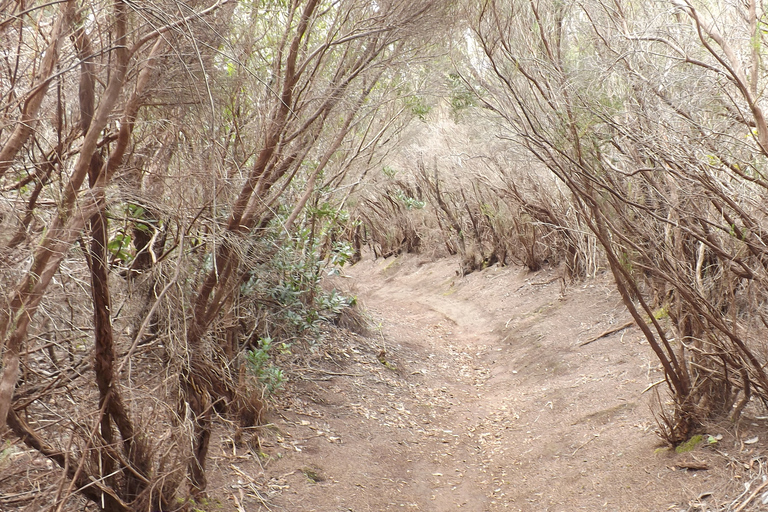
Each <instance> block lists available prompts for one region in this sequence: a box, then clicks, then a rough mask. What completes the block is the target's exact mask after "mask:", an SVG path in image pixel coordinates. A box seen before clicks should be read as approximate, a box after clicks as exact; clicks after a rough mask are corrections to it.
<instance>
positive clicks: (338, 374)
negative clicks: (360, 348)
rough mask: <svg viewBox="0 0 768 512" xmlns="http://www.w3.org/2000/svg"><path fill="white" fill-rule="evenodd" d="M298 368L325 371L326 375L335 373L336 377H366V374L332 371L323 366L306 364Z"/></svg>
mask: <svg viewBox="0 0 768 512" xmlns="http://www.w3.org/2000/svg"><path fill="white" fill-rule="evenodd" d="M297 369H298V370H308V371H311V372H317V373H324V374H326V375H333V376H335V377H364V375H362V374H360V373H341V372H331V371H328V370H323V369H321V368H313V367H311V366H305V367H303V368H302V367H299V368H297Z"/></svg>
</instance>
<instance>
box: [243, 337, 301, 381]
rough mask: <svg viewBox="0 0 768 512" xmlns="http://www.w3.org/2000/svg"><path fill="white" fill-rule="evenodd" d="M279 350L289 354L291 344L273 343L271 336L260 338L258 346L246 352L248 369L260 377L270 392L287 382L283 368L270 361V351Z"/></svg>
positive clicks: (259, 379) (257, 377)
mask: <svg viewBox="0 0 768 512" xmlns="http://www.w3.org/2000/svg"><path fill="white" fill-rule="evenodd" d="M273 350H277V351H278V352H279V353H281V354H289V353H290V352H291V345H290V344H289V343H278V344H277V346H275V345H274V344H273V341H272V338H270V337H269V336H267V337H264V338H260V339H259V343H258V346H257V347H256V348H255V349H253V350H249V351H248V352H247V353H246V356H245V357H246V362H247V364H248V370H249V371H250V372H251V373H252V374H253V375H254V376H255V377H256V379H258V381H259V382H260V383H261V384H262V385H263V386H264V389H266V390H267V391H268V392H269V393H270V394H272V393H275V392H277V391H278V390H280V388H282V386H283V384H284V383H285V380H286V379H285V375H283V370H281V369H280V368H279V367H277V366H275V365H274V364H273V363H272V362H271V361H270V352H272V351H273Z"/></svg>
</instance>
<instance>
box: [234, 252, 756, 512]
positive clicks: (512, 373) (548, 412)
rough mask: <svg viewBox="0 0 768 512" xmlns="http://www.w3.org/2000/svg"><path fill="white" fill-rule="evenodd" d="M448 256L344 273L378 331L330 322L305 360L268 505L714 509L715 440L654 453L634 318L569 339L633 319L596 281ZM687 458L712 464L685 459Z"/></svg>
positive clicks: (283, 427) (646, 358) (270, 463)
mask: <svg viewBox="0 0 768 512" xmlns="http://www.w3.org/2000/svg"><path fill="white" fill-rule="evenodd" d="M456 269H458V265H457V263H456V262H455V261H453V260H441V261H437V262H422V261H420V260H419V259H418V258H417V257H410V256H409V257H404V258H401V259H388V260H378V261H364V262H361V263H359V264H358V265H355V266H354V267H352V268H351V269H349V270H348V272H347V275H348V277H346V278H345V279H343V282H344V283H345V284H346V286H347V287H348V288H349V287H350V286H351V288H352V289H353V291H354V292H355V293H356V294H357V295H358V297H359V298H360V299H361V300H362V302H363V303H364V305H365V307H366V309H367V310H368V311H369V313H370V315H371V316H372V318H373V319H374V320H375V321H376V322H378V323H379V328H378V332H375V333H374V334H372V335H371V336H369V337H367V338H365V337H358V336H355V337H352V338H351V339H344V340H340V339H336V338H334V337H333V336H332V335H329V339H328V340H327V345H324V346H327V347H328V348H326V349H323V350H322V351H318V352H317V353H316V354H314V355H313V356H311V357H308V358H307V359H306V360H305V361H303V362H302V363H301V365H300V366H299V369H298V370H297V371H298V374H297V376H296V377H294V378H293V382H292V383H291V389H290V393H289V394H288V395H290V396H291V397H293V398H291V403H289V404H286V405H285V407H286V410H284V411H283V412H282V413H280V415H279V416H276V417H275V418H274V422H273V426H272V427H271V429H263V430H262V446H261V450H262V451H263V452H264V453H265V454H267V456H268V458H267V460H266V463H265V467H264V475H265V477H264V478H265V480H264V481H261V482H259V483H260V484H261V485H262V488H266V489H268V492H266V493H263V495H262V498H263V505H262V508H261V510H267V509H269V510H290V511H323V512H325V511H335V510H350V511H355V512H358V511H360V512H362V511H384V510H422V511H445V510H468V511H494V510H525V511H529V510H530V511H569V510H617V511H618V510H620V511H661V510H710V508H708V507H713V508H712V510H715V509H716V508H714V507H718V506H721V505H722V501H723V500H732V499H734V498H735V496H730V497H729V496H728V495H727V493H726V491H725V490H724V489H725V488H726V487H727V482H730V481H731V477H732V475H731V474H730V473H728V472H727V471H726V470H725V469H723V466H724V464H725V462H727V461H726V459H725V458H724V455H722V454H717V452H716V451H715V450H714V449H710V448H697V449H696V450H695V451H693V452H691V453H688V454H685V455H675V454H671V453H669V452H662V453H657V448H658V447H659V438H658V437H657V436H656V435H655V433H654V430H655V428H656V425H655V423H653V420H652V416H651V413H650V410H649V408H648V405H647V404H648V400H649V398H650V395H651V393H650V392H648V393H645V394H644V393H643V390H644V389H646V388H647V387H648V386H649V385H651V384H653V383H654V382H657V381H659V380H661V379H662V374H661V373H660V371H659V370H660V368H659V367H658V365H657V364H656V362H655V360H654V358H653V357H652V353H651V351H650V349H649V347H648V345H647V344H646V343H645V342H644V341H643V339H642V336H641V334H640V333H639V331H638V330H636V329H635V328H627V329H625V330H623V331H620V332H617V333H615V334H612V335H610V336H607V337H604V338H601V339H599V340H597V341H594V342H592V343H589V344H587V345H585V346H579V345H580V344H581V343H583V342H585V341H588V340H589V339H591V338H593V337H595V336H597V335H599V334H600V333H602V332H605V331H606V330H609V329H611V328H612V327H616V326H620V325H622V324H624V323H625V322H626V321H627V320H628V317H627V314H626V313H625V311H624V308H623V307H622V306H621V304H620V301H619V299H618V297H617V295H616V294H615V293H613V292H612V291H611V287H610V283H609V281H608V280H607V279H605V278H604V279H598V280H595V281H591V282H589V283H587V284H581V285H578V286H577V285H573V286H572V287H570V288H569V289H567V290H566V292H565V295H564V296H561V281H560V280H559V279H558V278H557V276H558V274H557V273H556V272H555V271H544V272H539V273H536V274H531V273H527V272H525V271H523V270H521V269H519V268H512V267H507V268H495V267H494V268H491V269H487V270H485V271H483V272H479V273H475V274H472V275H469V276H467V277H458V276H457V275H456V272H455V271H456ZM382 350H383V351H384V352H383V353H382V352H381V351H382ZM723 442H724V441H722V442H721V444H720V445H718V446H720V447H721V448H723V449H724V446H725V445H724V444H722V443H723ZM741 448H742V449H744V445H743V444H742V445H741ZM750 453H751V452H742V455H741V459H746V460H748V459H749V454H750ZM225 459H226V457H222V458H221V459H220V462H223V461H224V460H225ZM732 459H733V458H732ZM741 459H740V460H741ZM226 460H229V459H226ZM733 460H734V461H735V460H736V459H733ZM734 464H735V462H734ZM697 465H699V466H701V467H704V466H707V467H709V468H711V469H709V470H704V471H692V470H685V469H681V468H680V466H689V467H692V466H697ZM742 469H744V468H742ZM726 473H727V474H726ZM737 478H738V477H737ZM745 481H746V476H745ZM245 484H248V482H247V481H239V482H238V483H237V484H233V487H237V486H238V485H242V486H244V485H245ZM742 490H743V487H742ZM708 493H713V494H708ZM241 496H242V492H241ZM699 500H701V501H699ZM717 500H721V501H720V502H718V501H717ZM246 502H247V497H246V498H244V499H243V502H242V503H246ZM253 504H254V505H256V504H257V503H256V502H254V503H253ZM695 507H699V508H695ZM248 509H249V510H250V508H248Z"/></svg>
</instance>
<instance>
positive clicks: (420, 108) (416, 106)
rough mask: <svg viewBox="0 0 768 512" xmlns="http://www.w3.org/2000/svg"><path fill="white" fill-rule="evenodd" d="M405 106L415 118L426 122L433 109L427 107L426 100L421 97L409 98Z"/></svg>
mask: <svg viewBox="0 0 768 512" xmlns="http://www.w3.org/2000/svg"><path fill="white" fill-rule="evenodd" d="M405 106H406V107H408V109H409V110H410V111H411V113H412V114H413V115H414V116H416V117H418V118H419V119H420V120H421V121H425V122H426V120H427V115H429V113H430V112H431V111H432V107H431V106H430V105H427V103H426V101H424V98H421V97H419V96H408V97H407V98H406V99H405Z"/></svg>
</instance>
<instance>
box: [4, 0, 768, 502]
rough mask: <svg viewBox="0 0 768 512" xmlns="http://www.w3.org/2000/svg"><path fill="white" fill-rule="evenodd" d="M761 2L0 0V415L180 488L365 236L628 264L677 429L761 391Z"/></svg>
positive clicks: (627, 287)
mask: <svg viewBox="0 0 768 512" xmlns="http://www.w3.org/2000/svg"><path fill="white" fill-rule="evenodd" d="M448 11H450V12H448ZM446 14H449V15H446ZM765 16H766V13H765V12H764V11H763V7H762V6H761V5H759V4H758V3H757V2H756V0H744V1H726V0H722V1H717V2H715V1H706V0H701V1H693V0H675V1H672V2H667V1H661V0H658V1H653V2H647V1H635V0H601V1H595V2H578V1H569V0H565V1H563V0H558V1H555V0H552V1H549V0H539V1H523V0H520V1H518V0H514V1H496V0H484V1H482V2H479V3H478V2H464V3H462V2H438V1H434V2H433V1H429V2H402V1H397V0H376V1H366V0H342V1H328V0H270V1H264V2H250V1H241V2H235V1H228V0H220V1H218V2H198V1H190V2H186V3H177V2H166V3H163V1H162V0H161V1H157V2H153V3H151V4H143V5H138V4H135V3H129V2H124V1H122V0H113V1H107V0H104V1H101V0H94V1H82V2H80V1H75V0H65V1H62V2H58V3H46V2H20V1H12V0H6V1H0V39H1V40H2V44H0V53H1V54H2V59H0V60H1V61H2V64H1V66H2V72H0V283H2V285H1V286H2V290H3V292H4V301H3V303H2V307H1V308H0V347H2V374H1V376H0V432H3V434H5V433H6V432H9V431H10V432H12V433H13V434H14V435H15V436H17V437H18V438H20V439H21V440H23V441H24V442H25V443H26V444H27V445H28V446H29V447H31V448H33V449H35V450H38V451H39V452H41V453H42V454H44V455H46V456H47V457H49V458H50V459H52V460H53V461H54V462H55V463H56V464H58V465H59V466H60V467H61V468H62V471H63V472H64V474H65V475H66V482H67V484H66V486H63V487H61V486H60V487H58V488H57V489H55V490H51V491H50V492H49V494H48V496H49V497H50V496H53V499H54V501H55V503H56V506H59V505H61V506H63V505H62V504H64V503H66V502H67V500H68V499H71V498H70V497H71V496H72V495H73V493H74V492H75V491H77V490H80V494H81V496H84V497H85V498H87V499H89V500H91V501H92V502H94V503H96V504H98V506H100V507H102V508H103V509H105V510H150V509H152V510H156V509H162V510H170V509H173V508H175V507H176V508H178V507H183V506H185V505H184V504H185V503H186V501H185V500H186V499H187V497H188V496H197V495H201V494H202V493H204V490H205V488H206V472H205V467H206V456H207V451H208V445H209V442H210V437H211V433H212V429H213V426H214V425H213V423H214V419H215V418H216V417H218V418H220V419H221V420H222V421H233V422H236V423H238V425H239V427H238V428H239V429H243V428H245V429H247V428H248V427H249V426H251V425H253V424H254V423H257V422H258V421H259V416H260V414H261V411H262V408H263V399H264V396H265V395H266V394H268V393H269V392H270V391H272V390H274V389H275V388H277V387H279V386H280V384H281V382H282V380H283V378H284V376H283V375H282V372H281V370H280V368H278V367H277V366H275V365H274V364H272V361H273V359H274V357H275V356H276V355H279V354H280V353H287V352H288V351H289V350H290V348H291V344H293V343H295V342H298V341H299V340H315V341H316V339H317V333H318V327H319V325H320V324H321V323H322V322H323V321H326V320H329V319H332V318H333V317H334V316H335V315H336V314H338V313H339V312H340V311H341V310H342V309H344V308H345V307H346V306H348V305H349V304H350V299H349V298H346V297H344V296H342V295H340V294H338V293H336V292H328V291H325V290H324V289H323V288H322V287H321V286H320V282H321V277H322V273H323V272H324V271H326V270H329V269H330V270H332V269H333V268H337V267H338V266H340V265H343V264H345V263H347V262H353V261H356V259H357V258H359V257H360V251H361V250H362V247H363V245H365V244H368V245H369V246H370V247H371V248H372V251H373V253H374V255H375V256H389V255H392V254H397V253H399V252H402V251H414V252H416V251H421V252H431V253H433V254H434V255H436V256H437V255H440V254H445V253H449V254H459V255H460V256H461V271H462V272H464V273H467V272H472V271H474V270H478V269H481V268H484V267H485V266H488V265H492V264H496V263H498V264H510V263H516V264H521V265H525V266H527V267H528V268H530V269H532V270H536V269H538V268H540V267H542V266H544V265H558V264H561V265H562V269H563V282H564V283H565V282H567V281H568V280H570V279H575V278H584V277H587V276H589V275H592V274H594V273H596V272H599V271H600V270H601V269H608V270H610V272H612V274H613V276H614V278H615V282H616V285H617V288H618V290H619V292H620V294H621V296H622V298H623V300H624V304H625V305H626V307H627V308H628V310H629V312H630V313H631V314H632V317H633V318H634V321H635V322H636V323H637V325H638V326H639V327H640V328H641V329H642V331H643V333H644V334H645V336H646V338H647V339H648V342H649V343H650V345H651V347H652V348H653V350H654V351H655V353H656V355H657V356H658V360H659V363H660V364H661V366H662V367H663V369H664V372H665V377H666V382H667V384H668V387H669V389H670V392H671V397H672V403H671V407H669V406H668V405H662V407H661V409H659V415H660V416H659V419H660V424H661V426H662V433H663V435H665V436H666V437H667V439H668V440H669V441H670V442H672V443H677V442H679V441H682V440H684V439H686V438H687V437H688V436H689V435H690V433H691V432H692V431H693V430H694V429H696V428H697V427H698V425H700V424H701V423H702V422H703V421H705V420H706V419H707V418H709V417H713V416H718V415H728V416H731V417H732V418H734V419H737V418H738V417H739V415H740V414H741V413H742V411H743V410H744V409H745V407H747V406H749V405H750V404H753V405H760V404H762V405H765V404H766V403H768V375H766V372H765V370H764V368H765V366H766V365H767V364H768V347H766V345H765V342H764V340H765V335H766V333H767V332H768V310H767V309H766V301H768V234H767V233H766V227H767V226H768V206H767V205H768V175H767V172H768V170H767V168H766V157H768V125H766V119H765V114H764V110H765V107H766V105H765V100H764V98H763V92H764V88H765V87H766V84H768V75H767V74H766V72H765V66H764V48H765V41H764V39H765V34H766V19H765ZM6 424H7V425H6ZM187 484H188V485H187ZM187 487H189V491H187V490H186V488H187ZM41 495H42V494H41Z"/></svg>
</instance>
